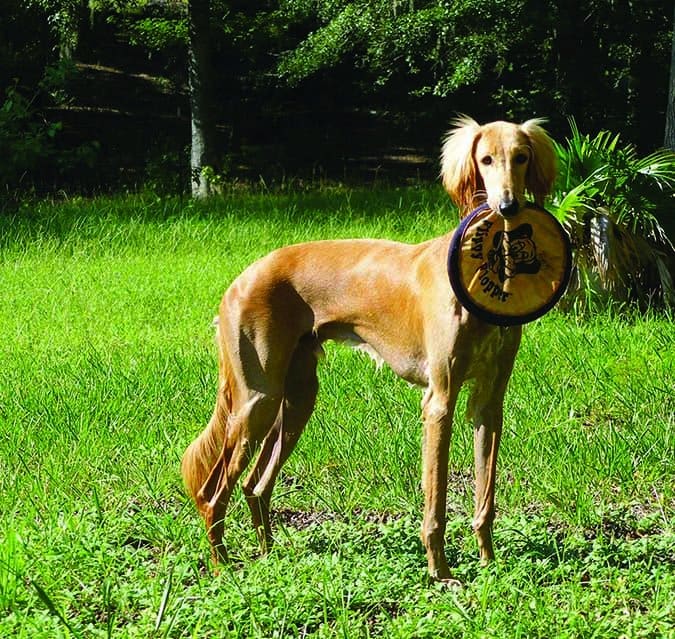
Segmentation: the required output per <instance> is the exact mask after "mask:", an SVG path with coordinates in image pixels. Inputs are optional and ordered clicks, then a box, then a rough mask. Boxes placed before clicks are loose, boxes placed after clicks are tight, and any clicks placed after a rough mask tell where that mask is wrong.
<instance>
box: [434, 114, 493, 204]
mask: <svg viewBox="0 0 675 639" xmlns="http://www.w3.org/2000/svg"><path fill="white" fill-rule="evenodd" d="M453 124H454V125H455V128H454V129H451V130H450V131H449V132H448V134H447V136H446V138H445V140H444V142H443V149H442V151H441V179H442V181H443V186H444V187H445V190H446V191H447V192H448V193H449V195H450V197H451V198H452V200H453V202H454V203H455V204H456V205H457V206H458V207H459V214H460V216H462V217H464V216H465V215H466V214H467V213H469V212H470V211H471V210H472V209H473V207H474V201H475V199H474V198H475V196H476V192H477V191H479V190H481V189H484V188H485V187H484V186H483V184H482V180H481V177H480V173H479V172H478V169H477V167H476V163H475V160H474V157H473V151H474V148H475V145H476V141H477V138H478V135H479V133H480V125H479V124H478V122H476V121H475V120H473V119H472V118H470V117H468V116H461V117H459V118H458V119H457V120H455V121H454V122H453Z"/></svg>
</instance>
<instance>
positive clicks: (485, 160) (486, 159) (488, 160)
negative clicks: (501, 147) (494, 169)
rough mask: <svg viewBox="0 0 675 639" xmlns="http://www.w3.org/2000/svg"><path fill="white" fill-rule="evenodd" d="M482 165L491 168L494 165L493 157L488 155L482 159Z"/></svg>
mask: <svg viewBox="0 0 675 639" xmlns="http://www.w3.org/2000/svg"><path fill="white" fill-rule="evenodd" d="M480 163H481V164H484V165H485V166H489V165H490V164H492V156H490V155H486V156H485V157H483V158H481V160H480Z"/></svg>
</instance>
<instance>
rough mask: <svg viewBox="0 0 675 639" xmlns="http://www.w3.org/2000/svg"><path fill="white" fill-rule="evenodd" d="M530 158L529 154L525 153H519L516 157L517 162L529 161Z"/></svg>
mask: <svg viewBox="0 0 675 639" xmlns="http://www.w3.org/2000/svg"><path fill="white" fill-rule="evenodd" d="M528 159H529V158H528V157H527V155H525V153H519V154H518V155H516V157H515V161H516V164H525V162H527V160H528Z"/></svg>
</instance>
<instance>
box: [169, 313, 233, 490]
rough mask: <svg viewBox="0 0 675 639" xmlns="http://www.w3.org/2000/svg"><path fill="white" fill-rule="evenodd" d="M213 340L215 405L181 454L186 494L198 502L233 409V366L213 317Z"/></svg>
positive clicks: (216, 457)
mask: <svg viewBox="0 0 675 639" xmlns="http://www.w3.org/2000/svg"><path fill="white" fill-rule="evenodd" d="M214 324H215V326H216V343H217V344H218V364H219V367H218V369H219V384H218V396H217V399H216V407H215V409H214V411H213V415H212V416H211V419H210V421H209V423H208V425H207V426H206V428H205V429H204V430H203V431H202V432H201V434H200V435H199V436H198V437H197V439H195V440H194V441H193V442H192V443H191V444H190V445H189V446H188V447H187V449H186V450H185V453H183V459H182V461H181V474H182V475H183V481H184V483H185V487H186V489H187V492H188V494H189V495H190V496H191V497H192V498H193V499H194V500H195V501H197V494H198V493H199V490H200V489H201V487H202V486H203V485H204V483H205V482H206V480H207V478H208V476H209V474H210V473H211V469H212V468H213V466H214V464H215V463H216V460H217V459H218V456H219V455H220V454H221V451H222V449H223V444H224V442H225V436H226V435H227V427H228V422H229V416H230V413H231V410H232V389H233V384H234V379H233V375H232V366H231V364H230V359H229V355H228V353H227V350H226V348H225V344H224V343H223V341H222V340H221V335H220V327H219V325H218V318H216V319H215V321H214Z"/></svg>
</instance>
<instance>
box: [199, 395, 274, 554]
mask: <svg viewBox="0 0 675 639" xmlns="http://www.w3.org/2000/svg"><path fill="white" fill-rule="evenodd" d="M280 403H281V395H280V394H279V395H274V394H271V395H267V394H263V393H260V392H258V391H255V392H251V393H250V395H249V397H248V399H247V400H246V401H245V402H243V403H241V404H240V405H239V406H238V407H237V409H236V410H235V411H233V412H232V414H231V415H230V416H229V422H228V426H227V435H226V437H225V441H224V442H223V448H222V451H221V453H220V456H219V457H218V459H217V460H216V463H215V464H214V466H213V468H212V470H211V473H210V475H209V477H208V479H207V480H206V482H205V484H204V486H203V487H202V489H201V490H200V492H199V494H198V497H197V501H198V505H199V509H200V511H201V513H202V516H203V517H204V520H205V523H206V528H207V531H208V537H209V541H210V542H211V545H212V547H213V551H214V559H216V560H218V559H225V558H226V552H225V548H224V546H223V531H224V528H223V518H224V516H225V510H226V509H227V505H228V502H229V500H230V496H231V495H232V490H233V488H234V485H235V483H236V482H237V479H238V478H239V476H240V475H241V474H242V472H243V471H244V469H245V468H246V466H247V465H248V463H249V461H250V459H251V456H252V454H253V452H254V451H255V449H256V447H257V445H258V444H259V442H260V441H261V440H262V439H263V438H264V436H265V433H267V431H268V430H269V428H270V427H271V425H272V423H273V422H274V418H275V415H276V414H277V413H278V412H279V404H280Z"/></svg>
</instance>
